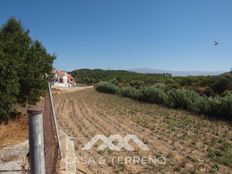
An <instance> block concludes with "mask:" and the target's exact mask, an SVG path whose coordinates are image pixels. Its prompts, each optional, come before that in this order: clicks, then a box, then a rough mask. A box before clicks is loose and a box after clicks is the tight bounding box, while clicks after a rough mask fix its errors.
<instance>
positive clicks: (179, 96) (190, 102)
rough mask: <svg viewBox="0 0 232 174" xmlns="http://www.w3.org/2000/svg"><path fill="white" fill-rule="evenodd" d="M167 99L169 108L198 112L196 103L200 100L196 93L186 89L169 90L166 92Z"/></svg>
mask: <svg viewBox="0 0 232 174" xmlns="http://www.w3.org/2000/svg"><path fill="white" fill-rule="evenodd" d="M168 99H169V100H168V105H169V106H171V107H174V108H181V109H188V110H190V111H194V112H199V108H198V103H200V102H201V100H202V99H201V96H199V95H198V94H197V93H196V92H194V91H192V90H187V89H171V90H170V91H168Z"/></svg>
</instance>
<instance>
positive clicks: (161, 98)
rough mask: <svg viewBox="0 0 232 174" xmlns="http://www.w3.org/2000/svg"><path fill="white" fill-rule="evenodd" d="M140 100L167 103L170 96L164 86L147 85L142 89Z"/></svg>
mask: <svg viewBox="0 0 232 174" xmlns="http://www.w3.org/2000/svg"><path fill="white" fill-rule="evenodd" d="M140 100H142V101H145V102H150V103H156V104H163V105H165V104H166V103H167V100H168V97H167V95H166V93H165V92H164V90H163V89H162V88H155V87H147V88H143V89H141V97H140Z"/></svg>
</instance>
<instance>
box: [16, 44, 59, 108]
mask: <svg viewBox="0 0 232 174" xmlns="http://www.w3.org/2000/svg"><path fill="white" fill-rule="evenodd" d="M54 59H55V56H54V55H50V54H48V53H47V51H46V49H45V48H44V47H43V45H42V44H41V43H40V42H39V41H35V42H33V43H32V44H31V47H30V49H29V51H28V54H27V56H26V59H25V63H24V64H23V68H22V70H21V72H22V76H21V77H20V95H19V98H20V101H21V102H22V103H25V102H26V103H30V104H35V102H37V101H38V99H39V97H40V96H42V95H43V94H44V91H45V90H46V89H47V78H48V76H49V75H50V73H51V72H52V69H53V66H52V64H53V61H54Z"/></svg>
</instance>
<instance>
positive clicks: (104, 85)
mask: <svg viewBox="0 0 232 174" xmlns="http://www.w3.org/2000/svg"><path fill="white" fill-rule="evenodd" d="M96 90H97V91H99V92H106V93H110V94H116V93H119V92H120V88H119V87H117V86H116V85H114V84H112V83H110V82H99V83H97V84H96Z"/></svg>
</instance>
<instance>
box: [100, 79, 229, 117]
mask: <svg viewBox="0 0 232 174" xmlns="http://www.w3.org/2000/svg"><path fill="white" fill-rule="evenodd" d="M96 90H97V91H100V92H105V93H111V94H118V95H120V96H123V97H128V98H132V99H136V100H139V101H144V102H149V103H155V104H161V105H164V106H168V107H172V108H180V109H186V110H188V111H191V112H194V113H198V114H205V115H208V116H212V117H215V118H218V119H223V120H232V93H228V94H227V95H226V96H224V97H219V96H217V97H207V96H200V95H199V94H198V93H196V92H194V91H192V90H188V89H168V90H167V89H165V88H160V87H145V88H142V89H135V88H132V87H123V88H119V87H117V86H116V85H114V84H112V83H110V82H99V83H98V84H97V85H96Z"/></svg>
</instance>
